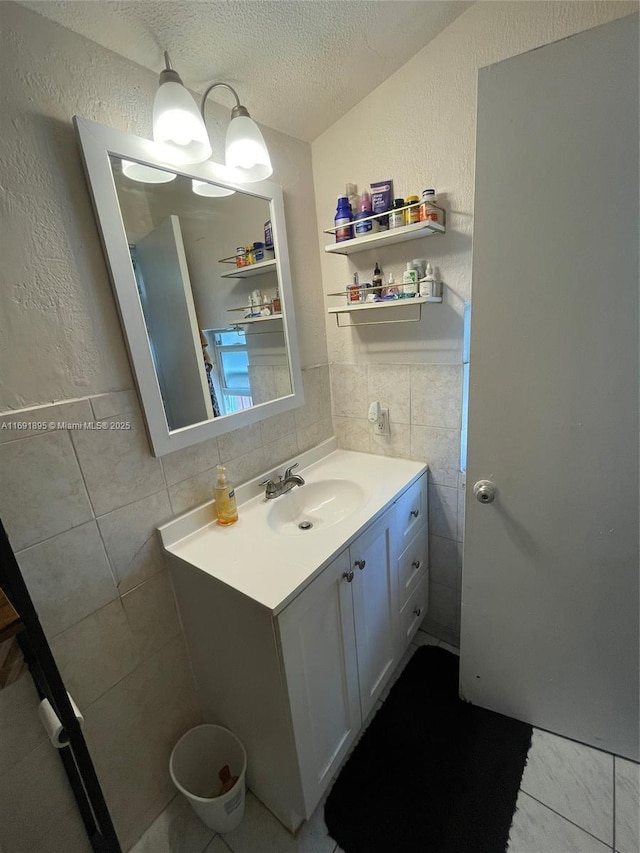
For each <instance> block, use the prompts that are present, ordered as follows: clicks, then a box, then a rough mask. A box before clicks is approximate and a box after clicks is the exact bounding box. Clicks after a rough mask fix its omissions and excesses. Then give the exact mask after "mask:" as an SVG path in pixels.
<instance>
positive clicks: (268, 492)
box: [260, 462, 304, 501]
mask: <svg viewBox="0 0 640 853" xmlns="http://www.w3.org/2000/svg"><path fill="white" fill-rule="evenodd" d="M297 467H298V463H297V462H296V463H295V464H294V465H292V466H291V467H290V468H287V470H286V471H285V472H284V477H278V479H277V480H276V481H274V480H263V481H262V483H260V485H261V486H266V489H265V491H264V496H265V498H266V500H268V501H270V500H272V498H279V497H280V495H284V494H286V493H287V492H290V491H291V489H292V488H293V487H294V486H304V480H303V478H302V477H301V476H300V474H292V473H291V472H292V471H293V469H294V468H297Z"/></svg>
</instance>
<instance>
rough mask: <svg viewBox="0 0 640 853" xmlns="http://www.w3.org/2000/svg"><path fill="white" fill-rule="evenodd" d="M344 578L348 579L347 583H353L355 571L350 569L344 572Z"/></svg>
mask: <svg viewBox="0 0 640 853" xmlns="http://www.w3.org/2000/svg"><path fill="white" fill-rule="evenodd" d="M342 577H343V578H346V579H347V583H351V581H352V580H353V569H349V571H348V572H343V573H342Z"/></svg>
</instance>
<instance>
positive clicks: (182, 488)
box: [169, 465, 237, 515]
mask: <svg viewBox="0 0 640 853" xmlns="http://www.w3.org/2000/svg"><path fill="white" fill-rule="evenodd" d="M226 468H227V481H228V482H230V483H233V485H234V486H235V485H237V484H236V482H235V480H234V479H233V477H232V476H231V472H230V470H229V465H227V466H226ZM217 479H218V472H217V471H216V469H215V468H209V470H208V471H201V472H200V473H199V474H196V475H195V477H189V479H188V480H183V481H182V482H181V483H176V485H175V486H169V498H170V500H171V508H172V510H173V512H174V514H175V515H180V514H181V513H183V512H187V511H188V510H190V509H193V507H194V506H199V505H200V504H203V503H206V502H207V501H210V500H213V487H214V486H215V484H216V481H217Z"/></svg>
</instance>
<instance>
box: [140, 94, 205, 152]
mask: <svg viewBox="0 0 640 853" xmlns="http://www.w3.org/2000/svg"><path fill="white" fill-rule="evenodd" d="M153 138H154V140H155V141H156V142H164V143H165V144H167V145H169V146H170V147H171V149H172V151H173V154H174V162H175V163H176V164H179V165H182V164H188V163H203V162H204V161H205V160H207V159H208V158H209V157H210V156H211V143H210V142H209V136H208V134H207V129H206V127H205V126H204V121H203V120H202V116H201V115H200V112H199V111H198V107H197V106H196V102H195V101H194V100H193V98H192V97H191V95H190V94H189V92H188V91H187V90H186V89H185V87H184V86H182V85H181V84H180V83H174V82H172V81H168V82H166V83H161V84H160V86H159V87H158V91H157V92H156V96H155V99H154V101H153Z"/></svg>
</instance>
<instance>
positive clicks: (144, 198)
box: [74, 117, 303, 456]
mask: <svg viewBox="0 0 640 853" xmlns="http://www.w3.org/2000/svg"><path fill="white" fill-rule="evenodd" d="M74 122H75V125H76V129H77V132H78V137H79V140H80V147H81V151H82V155H83V159H84V164H85V169H86V173H87V178H88V182H89V186H90V189H91V194H92V198H93V203H94V209H95V212H96V217H97V220H98V225H99V228H100V233H101V236H102V241H103V246H104V250H105V255H106V259H107V265H108V267H109V272H110V275H111V281H112V284H113V288H114V292H115V294H116V300H117V304H118V309H119V312H120V318H121V321H122V325H123V329H124V333H125V338H126V342H127V347H128V350H129V356H130V360H131V363H132V367H133V371H134V375H135V378H136V382H137V386H138V392H139V394H140V399H141V402H142V407H143V410H144V415H145V419H146V423H147V430H148V433H149V438H150V441H151V445H152V448H153V452H154V453H155V455H156V456H161V455H163V454H164V453H168V452H171V451H173V450H179V449H181V448H183V447H187V446H189V445H191V444H195V443H197V442H199V441H203V440H204V439H207V438H211V437H214V436H216V435H220V434H221V433H224V432H228V431H230V430H232V429H236V428H238V427H241V426H246V425H247V424H250V423H254V422H256V421H258V420H261V419H262V418H265V417H268V416H270V415H275V414H279V413H280V412H284V411H287V410H288V409H292V408H294V407H296V406H300V405H302V403H303V397H302V381H301V372H300V365H299V358H298V348H297V342H296V336H295V321H294V314H293V299H292V289H291V273H290V266H289V257H288V249H287V239H286V230H285V221H284V209H283V202H282V190H281V188H280V187H279V186H277V185H276V184H273V183H271V182H269V181H261V182H259V183H253V184H242V185H241V184H235V183H232V182H230V181H229V180H228V175H227V174H225V170H224V168H223V167H220V166H217V165H216V164H215V163H212V162H206V163H203V164H198V165H196V166H186V167H185V166H180V167H178V168H176V167H175V166H172V165H171V164H170V158H169V157H168V156H167V152H166V151H165V149H164V146H163V145H161V144H158V143H154V142H151V141H149V140H146V139H142V138H139V137H135V136H131V135H129V134H126V133H123V132H121V131H118V130H114V129H112V128H107V127H103V126H102V125H99V124H96V123H95V122H91V121H88V120H87V119H82V118H78V117H76V118H75V119H74Z"/></svg>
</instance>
